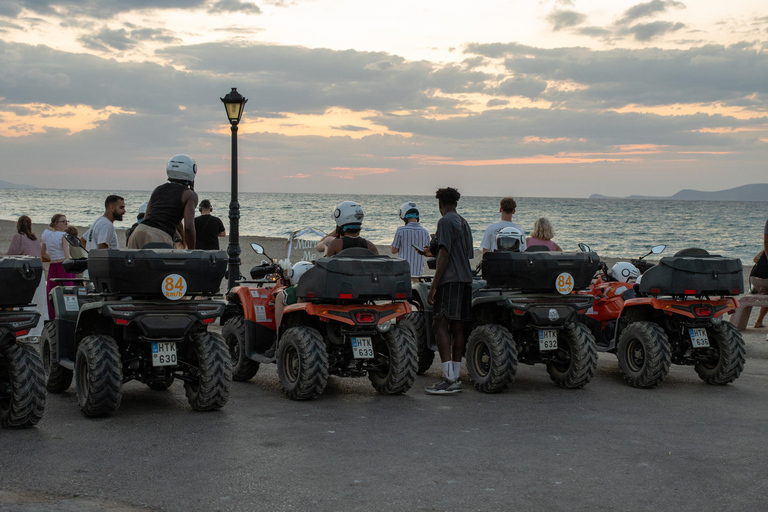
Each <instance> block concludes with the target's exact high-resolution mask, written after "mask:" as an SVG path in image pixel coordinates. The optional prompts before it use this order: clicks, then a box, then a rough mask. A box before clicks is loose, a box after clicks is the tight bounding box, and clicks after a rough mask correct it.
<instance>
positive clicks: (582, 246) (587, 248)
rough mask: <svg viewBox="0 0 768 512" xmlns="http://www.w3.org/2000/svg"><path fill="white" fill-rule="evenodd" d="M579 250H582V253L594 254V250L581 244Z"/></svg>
mask: <svg viewBox="0 0 768 512" xmlns="http://www.w3.org/2000/svg"><path fill="white" fill-rule="evenodd" d="M579 249H581V252H592V249H591V248H590V247H589V246H588V245H587V244H583V243H581V242H579Z"/></svg>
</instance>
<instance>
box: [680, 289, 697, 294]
mask: <svg viewBox="0 0 768 512" xmlns="http://www.w3.org/2000/svg"><path fill="white" fill-rule="evenodd" d="M683 293H684V294H685V295H696V290H683Z"/></svg>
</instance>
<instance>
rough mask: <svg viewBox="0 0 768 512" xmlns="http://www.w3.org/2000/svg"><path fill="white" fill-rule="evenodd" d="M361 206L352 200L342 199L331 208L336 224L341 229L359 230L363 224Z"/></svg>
mask: <svg viewBox="0 0 768 512" xmlns="http://www.w3.org/2000/svg"><path fill="white" fill-rule="evenodd" d="M364 216H365V214H364V213H363V207H362V206H360V205H359V204H357V203H356V202H354V201H344V202H343V203H339V205H338V206H337V207H336V208H335V209H334V210H333V218H334V220H335V221H336V226H337V227H339V228H341V230H342V231H346V230H350V229H351V230H353V231H354V230H359V229H360V228H361V227H362V225H363V217H364Z"/></svg>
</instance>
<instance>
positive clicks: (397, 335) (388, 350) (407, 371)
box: [368, 326, 418, 395]
mask: <svg viewBox="0 0 768 512" xmlns="http://www.w3.org/2000/svg"><path fill="white" fill-rule="evenodd" d="M373 352H374V361H375V362H376V364H377V367H378V368H381V370H378V371H377V370H370V371H369V372H368V379H369V380H370V381H371V384H372V385H373V387H374V389H375V390H376V391H378V392H379V393H381V394H383V395H400V394H403V393H405V392H407V391H408V390H409V389H411V386H413V381H415V380H416V368H417V366H418V364H417V362H416V341H415V340H414V339H413V335H412V333H411V331H410V329H406V328H403V327H399V326H394V327H392V329H390V330H389V331H388V332H384V333H379V335H378V336H376V337H374V338H373Z"/></svg>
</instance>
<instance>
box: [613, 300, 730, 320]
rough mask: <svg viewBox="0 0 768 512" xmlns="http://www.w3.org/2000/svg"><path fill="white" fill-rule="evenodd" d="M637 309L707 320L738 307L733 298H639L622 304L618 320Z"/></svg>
mask: <svg viewBox="0 0 768 512" xmlns="http://www.w3.org/2000/svg"><path fill="white" fill-rule="evenodd" d="M638 307H646V308H651V309H654V310H658V311H661V312H662V313H664V314H665V315H668V316H672V315H681V316H685V317H688V318H693V319H707V318H717V317H720V316H723V315H725V314H726V313H733V312H735V311H736V309H737V308H738V307H739V301H738V300H737V299H736V298H735V297H722V298H719V299H686V300H677V299H671V298H661V299H659V298H656V297H641V298H635V299H630V300H628V301H626V302H625V303H624V308H622V310H621V317H620V318H625V317H626V316H627V315H628V311H631V310H634V309H635V308H638Z"/></svg>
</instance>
